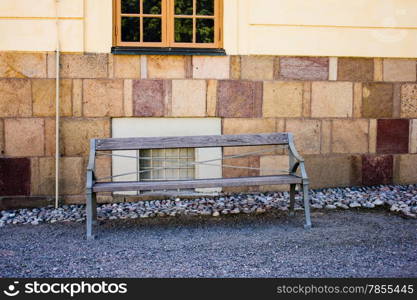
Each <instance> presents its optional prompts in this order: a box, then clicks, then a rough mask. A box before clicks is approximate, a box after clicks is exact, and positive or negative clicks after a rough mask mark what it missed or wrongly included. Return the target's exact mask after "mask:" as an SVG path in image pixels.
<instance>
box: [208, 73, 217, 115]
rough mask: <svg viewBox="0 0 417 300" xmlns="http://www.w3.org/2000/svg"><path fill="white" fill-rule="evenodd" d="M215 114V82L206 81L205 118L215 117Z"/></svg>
mask: <svg viewBox="0 0 417 300" xmlns="http://www.w3.org/2000/svg"><path fill="white" fill-rule="evenodd" d="M216 112H217V80H208V81H207V116H208V117H215V116H216Z"/></svg>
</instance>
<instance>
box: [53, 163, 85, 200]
mask: <svg viewBox="0 0 417 300" xmlns="http://www.w3.org/2000/svg"><path fill="white" fill-rule="evenodd" d="M59 171H60V172H59V177H60V178H59V185H60V191H61V194H62V195H76V194H82V193H84V191H85V174H86V171H85V167H84V160H83V158H82V157H62V158H61V161H60V168H59Z"/></svg>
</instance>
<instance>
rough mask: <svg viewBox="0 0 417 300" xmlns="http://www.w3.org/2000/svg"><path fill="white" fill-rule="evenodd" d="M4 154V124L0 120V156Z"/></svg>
mask: <svg viewBox="0 0 417 300" xmlns="http://www.w3.org/2000/svg"><path fill="white" fill-rule="evenodd" d="M3 153H4V122H3V119H0V156H1V155H3Z"/></svg>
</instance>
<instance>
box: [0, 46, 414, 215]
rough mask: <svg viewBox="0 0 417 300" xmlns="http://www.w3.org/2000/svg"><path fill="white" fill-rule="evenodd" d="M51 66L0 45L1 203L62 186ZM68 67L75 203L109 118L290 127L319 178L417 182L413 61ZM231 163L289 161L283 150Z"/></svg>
mask: <svg viewBox="0 0 417 300" xmlns="http://www.w3.org/2000/svg"><path fill="white" fill-rule="evenodd" d="M54 67H55V54H54V53H17V52H0V151H1V156H0V199H1V200H0V205H2V206H3V207H4V206H10V205H19V204H20V205H29V204H37V203H43V202H42V201H43V200H44V199H47V198H48V197H50V196H52V195H53V194H54V188H55V187H54V182H55V178H54V176H55V171H54V168H55V161H54V155H55V153H54V152H55V118H54V114H55V104H54V102H55V80H54V77H55V69H54ZM61 77H62V82H61V115H62V118H61V135H60V139H61V155H62V158H61V169H60V173H61V193H62V195H63V199H64V200H65V201H66V202H68V203H73V202H83V201H84V196H83V191H84V182H85V167H86V163H87V153H88V146H89V144H88V139H89V138H93V137H96V138H97V137H110V136H111V118H112V117H140V118H143V117H219V118H222V132H223V133H224V134H237V133H260V132H274V131H289V132H293V133H294V134H295V139H296V144H297V147H298V148H299V150H300V152H301V153H302V154H303V155H304V156H305V158H306V164H307V170H308V173H309V175H310V177H311V182H312V187H313V188H318V187H334V186H350V185H375V184H381V183H384V184H388V183H401V184H409V183H417V172H416V170H417V154H416V153H417V82H416V60H411V59H382V58H374V59H368V58H334V57H332V58H327V57H277V56H224V57H202V56H194V57H191V56H114V55H107V54H84V55H82V54H63V55H62V57H61ZM238 151H241V150H239V149H235V148H228V149H226V150H225V151H224V152H225V154H231V153H236V152H238ZM233 164H238V165H242V166H255V167H259V166H260V167H264V168H271V165H272V164H276V165H277V166H281V167H285V164H286V161H285V159H284V158H283V156H282V153H279V152H277V153H272V154H268V155H263V156H259V157H251V158H241V159H237V160H236V161H233ZM110 172H111V161H110V160H109V159H108V158H100V159H99V160H98V173H99V174H100V176H106V175H109V174H110ZM223 172H224V176H244V175H246V176H247V175H256V172H255V171H253V170H251V171H248V170H242V169H226V168H225V169H224V170H223ZM261 173H262V174H267V172H265V171H262V172H261ZM263 188H264V189H270V188H274V187H263ZM246 190H253V188H250V187H248V188H247V189H246ZM101 201H111V197H110V196H109V195H107V196H103V197H101Z"/></svg>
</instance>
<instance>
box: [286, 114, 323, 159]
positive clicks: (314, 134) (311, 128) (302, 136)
mask: <svg viewBox="0 0 417 300" xmlns="http://www.w3.org/2000/svg"><path fill="white" fill-rule="evenodd" d="M320 128H321V122H320V121H319V120H290V119H289V120H287V122H286V131H287V132H291V133H293V134H294V140H295V146H296V148H297V150H298V151H299V152H300V153H301V154H318V153H320Z"/></svg>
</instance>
